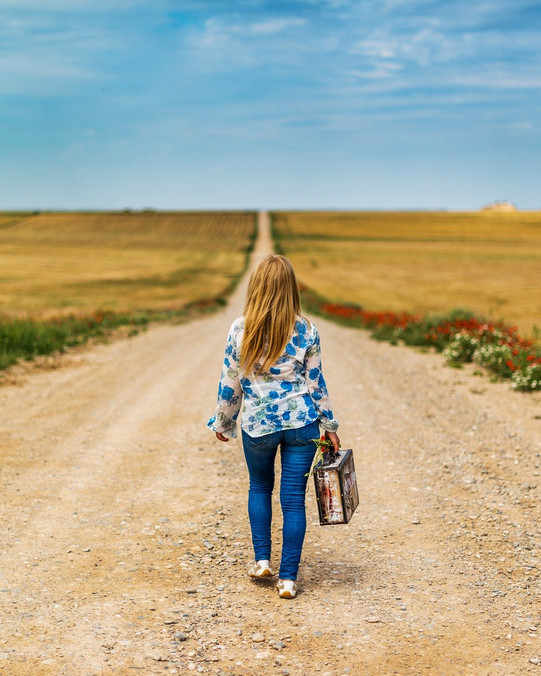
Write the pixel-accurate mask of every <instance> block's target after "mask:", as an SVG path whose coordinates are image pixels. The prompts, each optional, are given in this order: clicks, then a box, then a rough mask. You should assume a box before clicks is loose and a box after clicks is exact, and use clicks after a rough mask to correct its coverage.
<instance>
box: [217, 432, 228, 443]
mask: <svg viewBox="0 0 541 676" xmlns="http://www.w3.org/2000/svg"><path fill="white" fill-rule="evenodd" d="M215 434H216V439H219V440H220V441H229V439H228V438H227V437H224V435H223V434H222V433H221V432H215Z"/></svg>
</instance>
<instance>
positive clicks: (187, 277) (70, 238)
mask: <svg viewBox="0 0 541 676" xmlns="http://www.w3.org/2000/svg"><path fill="white" fill-rule="evenodd" d="M254 224H255V220H254V214H253V213H240V212H239V213H231V212H224V213H220V212H208V213H203V212H201V213H182V212H178V213H166V212H151V213H45V214H38V215H30V216H28V215H27V216H25V217H24V218H16V215H15V216H14V215H13V214H5V215H0V312H1V313H3V314H4V315H11V316H32V317H35V318H45V317H49V316H51V315H59V314H70V313H73V312H75V313H86V312H89V311H90V312H92V311H94V310H96V309H108V310H113V311H130V310H138V309H178V308H180V307H182V306H183V305H185V304H186V303H188V302H191V301H197V300H202V299H206V298H214V297H216V296H218V295H220V294H222V293H224V291H226V290H227V289H228V287H229V285H230V284H231V282H232V280H233V279H234V278H235V277H236V276H238V275H239V274H240V273H241V272H242V270H243V269H244V265H245V260H246V257H245V251H246V248H247V247H248V246H249V245H250V243H251V238H252V236H253V233H254V228H255V225H254Z"/></svg>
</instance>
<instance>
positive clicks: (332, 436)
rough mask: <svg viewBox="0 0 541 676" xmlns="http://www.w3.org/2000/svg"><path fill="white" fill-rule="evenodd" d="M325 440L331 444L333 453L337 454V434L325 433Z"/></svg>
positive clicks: (338, 448) (338, 445)
mask: <svg viewBox="0 0 541 676" xmlns="http://www.w3.org/2000/svg"><path fill="white" fill-rule="evenodd" d="M325 438H326V439H328V440H329V441H330V442H332V445H333V446H334V452H335V453H338V451H339V450H340V438H339V437H338V434H336V432H325Z"/></svg>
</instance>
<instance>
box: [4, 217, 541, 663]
mask: <svg viewBox="0 0 541 676" xmlns="http://www.w3.org/2000/svg"><path fill="white" fill-rule="evenodd" d="M262 223H263V225H264V226H265V224H266V218H265V216H264V215H263V216H262ZM269 248H270V240H269V238H268V232H267V229H266V228H265V227H263V228H262V229H261V234H260V239H259V241H258V246H257V248H256V251H255V253H254V256H256V257H257V256H259V255H261V254H262V253H264V252H266V251H268V250H269ZM244 289H245V286H244V285H241V287H240V288H239V289H238V291H237V292H236V294H235V296H234V298H233V299H232V301H231V303H230V305H229V306H228V308H227V309H226V310H225V311H223V312H220V313H219V314H216V315H213V316H210V317H206V318H204V319H200V320H197V321H194V322H193V323H191V324H187V325H181V326H157V327H154V328H151V329H150V330H149V331H148V332H146V333H144V334H140V335H138V336H136V337H133V338H130V339H129V340H122V341H116V342H113V343H111V344H109V345H102V346H98V347H94V348H93V349H91V350H90V349H86V350H81V351H79V352H76V353H73V354H72V355H71V356H68V357H67V358H61V359H60V360H59V365H60V367H59V368H58V369H56V370H51V371H45V372H35V373H30V374H27V375H24V376H22V377H20V378H19V377H17V374H16V373H15V375H14V380H15V382H14V383H13V384H8V385H5V386H4V387H3V388H2V389H0V449H1V451H0V453H1V468H0V481H1V484H2V506H1V512H0V518H1V522H0V539H1V540H0V592H1V593H0V604H1V608H0V612H1V616H2V634H1V636H0V672H1V673H3V674H16V675H20V674H29V675H30V674H32V676H34V675H38V674H55V675H57V674H77V675H79V674H132V673H143V674H175V673H176V674H185V673H190V672H192V671H193V672H195V673H209V674H228V675H229V674H236V675H239V676H240V675H241V674H253V675H255V674H258V675H259V674H273V673H276V674H286V673H289V674H291V675H292V676H295V675H297V674H298V675H306V676H311V675H312V674H318V673H321V674H330V675H332V676H335V675H341V674H345V673H349V674H378V675H380V674H381V675H387V674H443V675H453V676H455V675H457V674H487V675H488V674H491V675H499V674H502V675H506V676H507V675H509V674H528V673H532V674H534V673H540V669H541V666H539V663H540V662H541V646H540V638H539V635H540V634H541V627H540V617H539V608H540V597H539V594H540V592H539V582H540V569H541V557H540V552H539V539H538V538H539V523H540V507H539V484H540V472H541V468H540V466H541V418H540V416H541V410H540V406H539V404H540V401H541V398H540V395H539V394H538V393H534V394H522V393H517V392H512V391H510V390H509V389H508V386H507V385H504V384H494V383H489V382H488V381H487V379H486V378H482V379H480V378H479V377H476V376H474V375H473V371H472V370H468V369H465V370H461V371H456V370H452V369H450V368H448V367H446V366H444V364H443V360H442V358H441V356H439V355H434V354H420V353H418V352H416V351H414V350H412V349H408V348H403V347H393V346H391V345H388V344H385V343H378V342H375V341H373V340H371V339H369V338H368V337H367V334H366V333H365V332H362V331H356V330H353V329H347V328H344V327H340V326H336V325H333V324H331V323H329V322H327V321H324V320H321V319H319V320H317V325H318V328H319V329H320V332H321V335H322V343H323V359H324V368H325V372H326V374H327V380H328V384H329V389H330V392H331V396H332V398H333V401H334V408H335V410H336V412H337V415H338V416H339V417H340V419H341V421H342V424H341V430H340V436H341V438H342V441H343V444H344V446H346V447H353V448H354V451H355V458H356V465H357V475H358V484H359V489H360V494H361V504H360V506H359V509H358V511H357V513H356V515H355V517H354V519H353V520H352V522H351V523H350V524H348V525H347V526H335V527H324V528H322V527H320V526H319V525H317V516H316V514H317V509H316V505H315V502H314V498H313V488H312V487H310V493H309V497H308V507H307V509H308V515H309V519H308V521H309V527H308V533H307V538H306V545H305V550H304V558H303V563H302V566H301V578H300V581H301V593H300V594H299V595H298V597H297V598H296V599H295V600H293V601H285V600H281V599H279V598H278V596H277V594H276V591H275V590H274V588H273V586H272V584H271V583H268V584H265V583H255V582H252V580H251V579H250V578H248V576H247V575H246V570H247V566H248V564H249V562H250V561H251V558H252V555H251V547H250V539H249V527H248V521H247V515H246V506H245V503H246V494H247V477H246V471H245V468H244V464H243V459H242V454H241V450H240V446H239V445H238V443H237V442H236V441H230V442H229V444H227V445H225V444H221V443H219V442H218V441H215V439H214V437H213V435H212V434H211V433H210V432H209V431H208V430H206V429H205V422H206V420H207V418H208V416H209V415H210V413H211V412H212V409H213V407H214V399H215V392H216V387H217V379H218V373H219V370H220V365H221V359H222V352H223V347H224V340H225V336H226V333H227V329H228V326H229V323H230V320H232V319H233V318H234V317H235V316H237V315H238V314H240V312H241V311H242V296H243V293H244ZM278 512H279V508H278V506H276V514H277V518H276V526H275V527H276V541H277V542H278V541H279V518H278ZM276 549H277V550H278V547H277V548H276ZM276 559H277V552H275V556H274V564H275V565H276V563H277V560H276Z"/></svg>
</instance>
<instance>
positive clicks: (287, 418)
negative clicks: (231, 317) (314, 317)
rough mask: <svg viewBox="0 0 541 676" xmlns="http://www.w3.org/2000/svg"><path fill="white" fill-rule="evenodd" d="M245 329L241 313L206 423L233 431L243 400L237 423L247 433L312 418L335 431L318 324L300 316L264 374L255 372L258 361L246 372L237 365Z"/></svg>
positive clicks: (233, 433)
mask: <svg viewBox="0 0 541 676" xmlns="http://www.w3.org/2000/svg"><path fill="white" fill-rule="evenodd" d="M243 331H244V317H239V318H238V319H236V320H235V321H234V322H233V324H232V325H231V328H230V330H229V335H228V337H227V344H226V348H225V358H224V364H223V368H222V374H221V378H220V383H219V386H218V403H217V406H216V411H215V413H214V415H213V416H212V418H211V419H210V420H209V421H208V423H207V427H210V429H211V430H213V431H214V432H221V433H222V434H225V435H227V436H229V437H236V436H237V431H236V421H237V417H238V415H239V412H240V410H241V404H242V416H241V428H242V429H243V430H244V431H245V432H246V433H247V434H249V435H250V436H251V437H261V436H263V435H265V434H271V433H272V432H277V431H279V430H283V429H295V428H298V427H303V426H304V425H308V424H309V423H311V422H314V421H315V420H319V422H320V424H321V426H322V427H323V428H324V429H325V430H328V431H330V432H334V431H336V430H337V429H338V421H337V420H335V418H334V416H333V413H332V408H331V402H330V399H329V394H328V392H327V386H326V384H325V379H324V377H323V371H322V370H321V350H320V343H319V334H318V332H317V329H316V327H315V326H314V325H313V324H312V323H311V322H309V321H308V320H306V319H304V318H301V317H299V318H298V319H297V321H296V322H295V328H294V330H293V333H292V335H291V338H290V340H289V342H288V343H287V345H286V347H285V350H284V353H283V355H282V356H281V357H280V358H279V359H278V360H277V361H276V363H275V364H274V365H273V366H272V367H271V368H270V369H269V372H268V373H263V374H259V373H257V365H256V368H255V369H254V370H253V371H252V372H251V373H250V374H241V373H240V371H239V356H240V346H241V341H242V335H243ZM254 371H255V372H254ZM242 400H244V401H242Z"/></svg>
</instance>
